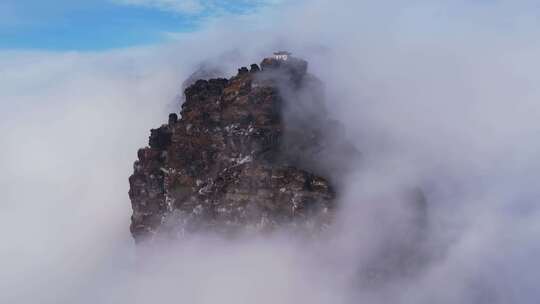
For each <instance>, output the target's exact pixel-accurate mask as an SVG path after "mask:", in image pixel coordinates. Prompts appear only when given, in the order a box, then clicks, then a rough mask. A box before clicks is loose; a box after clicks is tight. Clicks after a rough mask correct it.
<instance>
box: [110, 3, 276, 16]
mask: <svg viewBox="0 0 540 304" xmlns="http://www.w3.org/2000/svg"><path fill="white" fill-rule="evenodd" d="M112 1H114V2H115V3H117V4H122V5H132V6H143V7H150V8H156V9H159V10H163V11H171V12H175V13H180V14H187V15H196V14H200V13H203V12H205V13H210V14H214V15H221V14H225V13H228V12H231V11H234V10H235V9H241V10H247V11H252V10H253V9H256V8H259V7H262V6H267V5H277V4H280V3H282V2H283V0H227V1H219V0H218V1H216V0H112Z"/></svg>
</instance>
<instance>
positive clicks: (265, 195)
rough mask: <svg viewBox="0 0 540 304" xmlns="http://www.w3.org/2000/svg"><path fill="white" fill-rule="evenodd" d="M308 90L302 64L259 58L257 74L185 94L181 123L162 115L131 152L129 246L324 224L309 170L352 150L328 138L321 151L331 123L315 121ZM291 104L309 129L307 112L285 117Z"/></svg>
mask: <svg viewBox="0 0 540 304" xmlns="http://www.w3.org/2000/svg"><path fill="white" fill-rule="evenodd" d="M314 83H315V84H318V83H317V82H316V81H314V78H313V76H310V75H309V74H307V62H305V61H303V60H300V59H294V58H293V60H291V61H289V62H284V61H277V60H274V59H265V60H264V61H263V63H262V64H261V69H260V68H259V66H257V65H252V66H251V68H250V69H247V68H241V69H240V70H239V71H238V74H237V75H236V76H234V77H232V78H231V79H210V80H208V81H206V80H199V81H196V82H195V83H194V84H193V85H191V86H190V87H188V88H187V89H186V90H185V97H186V100H185V102H184V104H183V105H182V110H181V113H180V114H181V119H178V118H177V115H176V114H171V115H170V117H169V122H168V124H166V125H163V126H161V127H160V128H158V129H154V130H152V131H151V135H150V140H149V147H146V148H143V149H140V150H139V152H138V160H137V161H136V162H135V164H134V173H133V175H132V176H131V177H130V179H129V182H130V190H129V196H130V199H131V202H132V207H133V215H132V223H131V232H132V234H133V236H134V238H135V239H136V240H137V241H141V240H143V239H145V238H149V237H150V238H151V237H152V236H154V235H156V234H160V235H162V234H163V235H170V236H178V235H182V234H184V233H190V232H197V231H212V232H219V233H226V234H229V233H233V234H234V233H238V232H246V231H248V232H249V231H271V230H273V229H275V228H276V227H281V226H287V227H289V226H290V227H296V228H300V229H307V230H310V231H317V230H318V229H321V228H323V227H324V226H325V225H326V224H328V223H329V222H330V221H331V218H332V214H333V210H334V209H335V203H334V201H335V191H334V187H333V186H332V183H331V182H330V180H329V179H328V175H325V177H323V176H319V175H320V174H324V172H325V171H324V170H323V169H321V168H322V166H319V167H320V168H318V167H317V166H316V165H315V164H316V163H324V162H325V160H326V159H325V158H319V157H325V155H326V156H328V155H329V154H330V153H328V151H330V150H331V149H333V148H335V147H345V149H340V151H348V152H347V153H353V154H354V153H356V150H355V149H354V148H352V146H350V145H349V146H348V144H346V143H344V142H341V141H340V142H339V143H337V141H336V140H335V139H333V140H332V145H331V147H330V146H325V144H327V143H329V141H327V140H325V136H324V134H323V133H324V132H321V130H323V129H327V130H333V129H335V123H332V122H331V121H329V120H327V119H326V118H324V116H325V115H326V114H325V111H324V109H323V108H322V102H321V100H320V98H321V96H322V95H321V94H318V93H317V94H311V95H309V94H308V95H306V94H303V93H302V92H304V91H306V86H309V85H313V84H314ZM307 91H313V90H311V89H309V88H308V89H307ZM306 96H307V97H306ZM296 100H298V102H300V100H301V102H303V103H312V108H315V110H314V111H312V112H313V113H316V115H317V116H321V117H323V118H322V119H321V118H320V117H318V118H317V119H318V122H317V123H316V124H314V123H313V120H312V119H313V117H311V116H310V115H311V114H309V113H308V112H307V111H306V112H305V113H304V114H305V117H304V116H302V110H301V109H300V110H299V109H296V110H297V112H298V113H296V112H295V111H289V112H286V111H284V109H286V108H287V105H292V104H293V103H294V102H296ZM299 104H300V103H299ZM297 106H298V105H297ZM291 108H294V107H291ZM286 113H296V114H294V115H292V114H286ZM287 115H289V116H287ZM310 120H311V121H312V122H311V124H310V123H308V121H310ZM317 158H318V159H317ZM315 172H317V173H315ZM318 174H319V175H318Z"/></svg>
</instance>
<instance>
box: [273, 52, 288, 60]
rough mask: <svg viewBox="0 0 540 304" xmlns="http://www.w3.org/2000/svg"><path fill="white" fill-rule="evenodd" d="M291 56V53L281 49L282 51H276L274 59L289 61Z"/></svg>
mask: <svg viewBox="0 0 540 304" xmlns="http://www.w3.org/2000/svg"><path fill="white" fill-rule="evenodd" d="M289 56H291V53H289V52H285V51H280V52H275V53H274V59H276V60H284V61H287V60H288V59H289Z"/></svg>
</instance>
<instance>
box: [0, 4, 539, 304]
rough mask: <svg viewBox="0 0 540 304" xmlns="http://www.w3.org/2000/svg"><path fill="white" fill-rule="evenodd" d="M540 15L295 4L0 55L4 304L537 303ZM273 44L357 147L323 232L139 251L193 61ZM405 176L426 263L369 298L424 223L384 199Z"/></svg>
mask: <svg viewBox="0 0 540 304" xmlns="http://www.w3.org/2000/svg"><path fill="white" fill-rule="evenodd" d="M537 8H538V7H537V5H536V4H534V2H533V1H420V0H419V1H407V2H406V3H405V2H397V1H352V0H351V1H346V0H341V1H323V0H313V1H295V2H292V3H287V2H285V3H284V4H283V5H282V6H278V7H272V8H268V9H264V10H261V11H259V12H257V13H254V14H251V15H243V16H235V17H233V16H225V17H221V18H219V19H215V20H211V21H209V23H208V24H207V26H205V27H204V28H202V29H200V30H199V31H197V32H194V33H189V34H174V35H173V34H171V37H173V38H174V40H173V41H171V42H169V43H164V44H161V45H155V46H148V47H139V48H129V49H121V50H110V51H102V52H50V53H49V52H40V51H1V52H0V130H1V132H0V143H2V146H1V151H2V153H1V154H0V170H1V174H0V189H1V190H2V203H1V204H0V229H1V231H2V236H3V238H2V241H1V243H0V269H1V271H0V290H1V292H0V302H2V303H167V302H169V303H170V302H179V303H222V304H228V303H284V304H287V303H314V304H316V303H374V304H378V303H406V304H408V303H411V304H412V303H490V304H491V303H537V302H538V300H539V299H540V290H539V289H538V288H537V284H538V282H539V281H540V268H539V267H538V265H537V263H536V262H535V260H536V259H535V258H536V257H538V256H539V255H540V243H539V241H538V236H539V235H540V210H539V207H538V200H539V197H540V187H539V186H538V182H539V181H540V158H539V156H540V140H539V137H540V86H539V85H538V84H539V83H540V74H539V72H538V71H540V60H538V54H540V44H539V43H538V39H537V37H538V34H539V30H538V28H539V27H538V25H539V24H538V17H539V16H538V15H539V14H540V13H539V12H538V10H537ZM278 49H288V50H290V51H292V52H293V53H294V54H296V55H298V56H301V57H303V58H305V59H307V60H308V61H309V62H310V71H311V72H312V73H313V74H315V75H316V76H317V77H319V78H320V79H321V80H322V81H323V82H324V84H325V91H326V95H327V96H326V101H327V108H328V109H329V111H330V113H331V114H332V115H333V117H335V118H337V119H339V120H340V121H341V122H342V123H343V124H344V126H345V130H346V133H347V137H348V138H349V140H351V141H352V142H353V143H354V144H355V145H356V147H357V148H358V149H359V150H360V151H362V154H363V158H364V165H363V166H362V170H360V171H358V172H356V173H355V175H354V176H353V177H351V178H349V179H348V180H346V181H343V183H344V184H345V188H344V192H343V193H342V194H341V204H342V209H341V211H340V213H339V216H338V218H337V222H336V225H335V227H334V228H333V230H332V231H331V233H330V235H329V236H326V237H325V238H322V239H320V240H312V241H302V240H294V239H291V238H290V237H288V236H287V235H275V236H272V237H268V238H257V239H249V240H236V241H229V242H226V241H223V240H219V239H214V238H209V237H202V236H193V237H191V238H189V239H186V240H185V241H183V242H182V243H180V244H165V245H163V246H161V248H160V250H159V251H160V252H159V253H157V254H156V253H152V254H150V253H145V252H142V251H140V250H136V249H135V247H134V244H133V242H132V239H131V236H130V235H129V230H128V228H129V221H130V219H129V217H130V214H131V206H130V202H129V198H128V196H127V190H128V186H129V185H128V182H127V178H128V176H129V175H130V174H131V172H132V163H133V161H134V160H135V158H136V152H137V149H138V148H139V147H142V146H144V145H146V143H147V138H148V135H149V129H150V128H152V127H156V126H159V125H160V124H161V123H163V122H165V121H166V117H167V114H168V113H169V112H172V111H176V112H178V109H179V108H178V107H179V104H178V102H179V100H181V99H180V98H179V94H181V92H180V88H181V84H182V82H183V81H184V80H185V79H186V78H187V77H189V75H190V74H191V73H192V72H193V71H194V70H196V69H197V67H198V66H199V64H200V63H201V62H205V63H206V64H208V62H211V63H212V64H213V65H216V66H219V68H220V69H222V70H224V71H226V73H227V75H228V76H230V75H232V74H233V73H235V69H236V68H237V67H239V66H241V65H248V64H250V63H253V62H258V61H260V59H261V58H263V57H264V56H268V55H270V54H271V52H272V51H274V50H278ZM223 54H226V55H223ZM224 58H226V59H224ZM321 161H324V160H321ZM404 183H406V184H411V183H412V184H417V185H419V186H421V187H422V189H423V190H424V192H425V195H426V198H427V201H428V212H427V216H428V226H427V228H426V229H428V231H427V234H426V241H425V242H424V243H423V246H425V248H423V250H425V251H426V252H429V256H430V257H429V261H426V263H425V264H422V266H421V267H419V269H418V271H415V272H414V273H413V274H406V275H398V276H391V278H389V279H388V280H385V281H383V282H382V283H378V284H377V285H376V286H367V287H366V285H365V284H362V283H361V282H359V279H358V278H359V277H362V274H361V272H362V270H363V269H366V268H369V267H368V266H369V265H370V264H371V263H377V259H376V258H377V256H378V255H380V254H381V253H384V250H385V248H387V244H388V243H392V242H396V240H398V241H399V239H403V238H405V239H406V238H407V236H408V232H409V231H411V229H413V228H412V227H411V226H410V223H409V222H408V221H407V220H406V219H407V218H408V216H409V215H410V214H409V213H410V212H411V211H410V210H408V209H407V208H406V207H404V206H403V205H402V204H400V200H399V199H392V198H389V199H387V198H386V197H385V192H386V191H387V190H388V189H389V188H392V187H393V186H395V185H401V184H404ZM381 198H384V199H381ZM390 248H392V247H390Z"/></svg>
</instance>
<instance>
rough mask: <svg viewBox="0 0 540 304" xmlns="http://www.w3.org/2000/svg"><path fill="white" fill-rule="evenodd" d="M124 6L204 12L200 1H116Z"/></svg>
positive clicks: (195, 12) (182, 11) (178, 11)
mask: <svg viewBox="0 0 540 304" xmlns="http://www.w3.org/2000/svg"><path fill="white" fill-rule="evenodd" d="M114 2H116V3H118V4H123V5H134V6H145V7H152V8H157V9H160V10H164V11H173V12H176V13H182V14H197V13H200V12H202V11H203V10H204V8H205V6H204V4H203V1H200V0H114Z"/></svg>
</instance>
